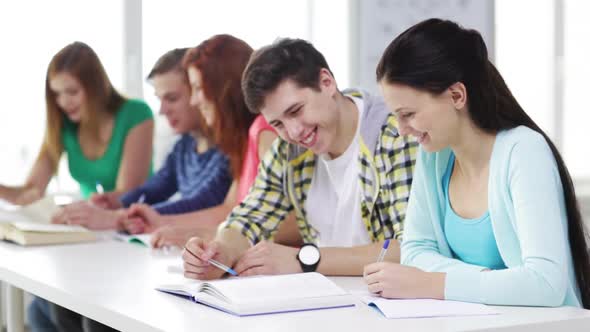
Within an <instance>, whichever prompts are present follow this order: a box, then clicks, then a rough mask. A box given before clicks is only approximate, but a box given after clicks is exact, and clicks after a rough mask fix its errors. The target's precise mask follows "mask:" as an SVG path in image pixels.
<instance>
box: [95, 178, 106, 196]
mask: <svg viewBox="0 0 590 332" xmlns="http://www.w3.org/2000/svg"><path fill="white" fill-rule="evenodd" d="M96 192H97V193H99V194H104V188H103V186H102V184H100V182H98V181H96Z"/></svg>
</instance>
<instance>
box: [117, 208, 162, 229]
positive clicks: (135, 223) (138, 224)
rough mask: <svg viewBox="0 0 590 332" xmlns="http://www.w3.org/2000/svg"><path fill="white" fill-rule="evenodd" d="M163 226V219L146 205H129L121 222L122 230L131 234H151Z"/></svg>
mask: <svg viewBox="0 0 590 332" xmlns="http://www.w3.org/2000/svg"><path fill="white" fill-rule="evenodd" d="M163 225H165V221H164V217H163V216H162V215H161V214H159V213H158V212H157V211H156V210H154V209H153V208H152V207H150V206H149V205H147V204H133V205H131V206H130V207H129V208H128V209H127V218H125V220H123V222H122V228H123V229H124V230H126V231H127V232H129V233H131V234H138V233H151V232H153V231H154V230H156V229H157V228H159V227H161V226H163Z"/></svg>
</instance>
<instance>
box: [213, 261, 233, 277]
mask: <svg viewBox="0 0 590 332" xmlns="http://www.w3.org/2000/svg"><path fill="white" fill-rule="evenodd" d="M208 262H209V263H211V265H213V266H215V267H216V268H218V269H221V270H223V271H225V272H227V273H229V274H231V275H232V276H237V275H238V273H237V272H236V271H234V270H233V269H232V268H231V267H229V266H227V265H224V264H222V263H220V262H218V261H216V260H214V259H213V258H209V260H208Z"/></svg>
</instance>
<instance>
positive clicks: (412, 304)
mask: <svg viewBox="0 0 590 332" xmlns="http://www.w3.org/2000/svg"><path fill="white" fill-rule="evenodd" d="M362 301H363V302H365V303H367V304H369V305H373V306H376V307H377V308H378V309H379V310H380V311H381V313H383V315H384V316H385V317H387V318H426V317H448V316H475V315H495V314H498V313H499V312H498V311H496V310H495V309H493V308H492V307H489V306H486V305H485V304H480V303H468V302H459V301H448V300H444V301H443V300H432V299H408V300H400V299H384V298H382V297H375V296H365V297H363V298H362Z"/></svg>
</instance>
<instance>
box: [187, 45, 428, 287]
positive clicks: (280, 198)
mask: <svg viewBox="0 0 590 332" xmlns="http://www.w3.org/2000/svg"><path fill="white" fill-rule="evenodd" d="M242 88H243V90H244V95H245V98H246V103H247V104H248V107H249V108H250V110H251V111H252V112H255V113H261V114H262V115H263V116H264V117H265V118H266V120H267V122H268V123H269V124H270V125H272V126H273V127H274V128H275V129H276V131H277V133H278V134H279V136H280V139H278V140H276V141H275V143H274V145H273V146H272V148H271V150H270V151H269V153H267V154H266V155H265V157H264V159H263V160H262V162H261V166H260V168H259V173H258V177H257V179H256V182H255V184H254V186H253V188H252V189H251V191H250V193H249V194H248V196H247V197H246V198H245V199H244V201H243V202H242V204H240V205H239V206H238V207H236V208H235V209H234V210H233V211H232V213H231V214H230V216H229V217H228V218H227V220H226V221H225V222H224V223H223V224H221V225H220V227H219V229H218V232H217V235H216V237H215V239H214V240H212V241H206V240H203V239H200V238H192V239H191V240H189V241H188V242H187V244H186V246H185V251H184V253H183V259H184V267H185V276H187V277H190V278H198V279H212V278H218V277H220V276H221V275H222V274H223V272H224V271H222V270H220V269H218V268H215V267H214V266H213V265H211V264H209V263H208V261H209V259H211V258H212V259H215V260H218V261H220V262H222V263H224V264H226V265H229V266H232V267H234V270H236V271H237V272H238V273H239V274H240V275H253V274H284V273H296V272H302V271H303V272H309V271H318V272H321V273H323V274H327V275H361V274H362V272H363V266H364V265H365V264H367V263H369V262H372V261H374V260H375V259H376V257H377V256H378V253H379V251H380V249H381V246H382V243H383V240H385V239H393V240H392V241H391V245H390V249H389V251H388V253H387V256H386V257H385V259H386V260H388V261H393V262H399V242H398V241H397V240H399V239H400V237H401V235H402V231H403V226H402V225H403V220H404V216H405V210H406V205H407V201H408V196H409V192H410V185H411V182H412V171H413V166H414V163H415V154H416V148H417V144H416V142H415V141H413V140H411V139H410V138H407V137H404V136H401V135H399V133H398V129H397V121H396V118H395V117H394V116H393V115H391V114H390V113H389V112H388V110H387V108H386V106H385V104H384V102H383V100H382V99H381V98H378V97H375V96H370V95H369V94H367V93H365V92H361V91H353V90H349V91H344V92H340V90H338V87H337V85H336V81H335V79H334V76H333V74H332V72H331V70H330V68H329V67H328V64H327V63H326V60H325V59H324V57H323V55H322V54H321V53H320V52H318V51H317V50H316V49H315V48H314V47H313V46H312V45H311V44H310V43H308V42H306V41H303V40H299V39H283V40H280V41H278V42H276V43H274V44H272V45H269V46H266V47H264V48H262V49H260V50H259V51H257V52H256V53H255V54H254V55H253V56H252V58H251V59H250V63H249V64H248V67H247V68H246V70H245V72H244V76H243V80H242ZM291 211H295V215H296V217H297V223H298V225H299V230H300V233H301V236H302V238H303V240H304V242H305V243H306V244H305V245H304V246H302V247H301V248H292V247H286V246H282V245H278V244H275V243H272V242H271V241H266V240H272V239H273V236H274V235H275V233H276V230H277V229H278V227H279V225H280V224H281V222H282V221H283V220H284V219H285V217H286V215H287V214H288V213H289V212H291Z"/></svg>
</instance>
